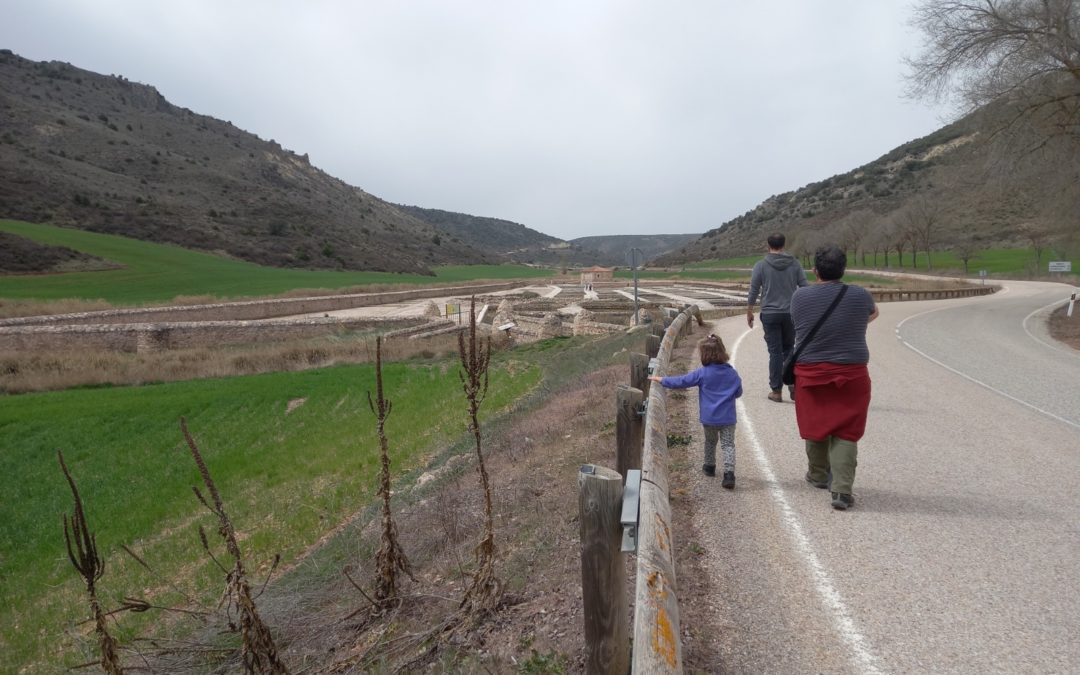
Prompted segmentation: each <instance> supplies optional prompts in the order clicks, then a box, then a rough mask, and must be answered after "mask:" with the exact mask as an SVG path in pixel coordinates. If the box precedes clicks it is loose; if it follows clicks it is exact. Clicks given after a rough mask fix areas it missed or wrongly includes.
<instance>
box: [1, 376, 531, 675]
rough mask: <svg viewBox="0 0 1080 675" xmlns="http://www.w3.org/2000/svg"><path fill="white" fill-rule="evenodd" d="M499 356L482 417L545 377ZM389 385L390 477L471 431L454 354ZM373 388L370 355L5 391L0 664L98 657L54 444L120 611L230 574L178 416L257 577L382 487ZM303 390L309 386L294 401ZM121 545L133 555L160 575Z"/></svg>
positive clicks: (163, 600) (211, 586)
mask: <svg viewBox="0 0 1080 675" xmlns="http://www.w3.org/2000/svg"><path fill="white" fill-rule="evenodd" d="M492 366H493V367H492V369H491V389H490V392H489V395H488V398H487V400H486V401H485V403H484V406H483V408H482V413H483V415H484V416H485V417H487V416H493V415H497V414H499V413H500V411H502V410H505V409H506V408H507V406H509V405H511V404H512V402H513V401H515V400H517V399H519V398H520V397H521V396H523V395H525V394H527V392H528V391H530V390H531V389H533V388H534V387H535V386H536V385H537V383H538V382H539V380H540V369H539V368H537V367H536V366H535V365H533V364H531V363H529V362H528V361H526V360H522V359H521V358H518V357H514V356H513V355H499V358H498V362H497V363H496V362H495V361H493V364H492ZM384 382H385V389H386V392H387V397H388V398H389V399H391V401H392V402H393V411H392V414H391V415H390V417H389V419H388V421H387V434H388V436H389V438H390V446H391V456H392V459H391V461H392V464H393V470H394V472H395V474H397V475H401V473H402V472H404V471H409V470H411V469H416V468H418V467H419V466H421V465H422V464H423V463H424V462H425V461H426V459H427V458H428V457H429V456H430V455H431V454H432V453H435V452H438V451H439V450H440V449H441V448H444V447H445V446H446V444H447V443H448V442H449V440H448V439H456V438H458V437H460V436H461V435H462V434H463V433H464V431H465V428H466V413H465V403H464V399H463V395H462V393H461V389H460V386H461V385H460V382H459V380H458V377H457V365H456V363H451V362H443V363H434V364H430V363H426V364H425V363H411V364H392V365H389V366H387V367H386V368H385V369H384ZM372 390H374V368H373V367H372V366H370V365H362V366H340V367H333V368H325V369H320V370H312V371H307V372H300V373H274V374H267V375H257V376H250V377H237V378H231V379H221V380H203V381H193V382H179V383H170V384H160V385H152V386H144V387H125V388H99V389H82V390H70V391H65V392H56V393H47V394H28V395H23V396H7V397H3V398H2V399H0V400H2V405H0V447H2V449H3V452H2V453H0V494H3V495H4V498H3V499H2V500H0V570H2V572H3V573H2V575H0V597H3V598H4V605H3V608H2V609H0V670H2V671H4V672H18V671H21V669H23V668H24V667H27V666H29V667H30V669H31V670H35V669H38V668H41V667H42V664H47V665H45V670H50V669H52V668H56V669H61V668H62V665H63V664H67V665H72V664H76V663H81V662H83V661H86V660H92V659H93V654H92V653H90V652H87V651H85V650H86V649H87V642H86V640H84V639H80V638H79V637H78V635H79V634H81V633H82V632H83V631H81V630H79V629H75V628H73V626H74V624H75V623H76V622H77V621H80V620H82V619H83V618H85V617H87V616H88V615H89V610H88V607H87V603H86V598H85V595H84V589H83V588H82V586H81V583H80V579H79V578H78V576H77V574H76V572H75V571H74V569H73V568H72V566H71V564H70V562H69V561H68V560H67V555H66V553H65V551H64V538H63V533H62V529H61V526H60V515H61V514H62V513H65V512H66V513H70V512H71V511H72V500H71V494H70V492H69V489H68V486H67V484H66V482H65V481H64V478H63V475H62V473H61V472H60V469H59V466H58V464H57V460H56V451H57V450H58V449H60V450H63V452H64V456H65V458H66V461H67V463H68V466H69V467H70V468H71V471H72V474H73V476H74V478H75V480H76V482H77V483H78V486H79V491H80V494H81V495H82V498H83V501H84V503H85V507H86V513H87V518H88V521H89V523H90V527H91V529H92V530H93V531H94V532H95V533H96V535H97V543H98V546H99V548H100V551H101V553H102V556H103V557H104V558H105V559H106V574H105V576H104V578H103V579H102V581H101V582H100V586H99V592H100V594H101V597H102V599H103V600H104V604H105V605H106V606H107V607H108V608H112V607H115V606H116V605H117V604H118V601H119V599H120V598H122V597H124V596H136V597H147V599H150V600H152V601H156V602H158V603H159V604H168V603H177V602H180V600H179V598H180V596H179V594H178V593H177V592H176V590H170V588H168V584H167V583H166V582H165V581H164V580H169V583H172V582H175V583H176V584H177V586H178V587H179V589H180V590H183V591H184V592H189V593H192V594H194V595H198V596H200V597H202V598H203V599H204V600H212V599H213V598H214V597H215V594H216V593H219V592H220V590H221V588H222V583H223V581H222V575H221V573H220V572H219V571H217V570H216V569H215V568H214V567H213V566H212V563H210V562H209V561H208V560H207V557H206V555H205V553H204V552H203V551H202V550H201V547H200V544H199V539H198V533H197V527H198V525H199V524H202V525H204V527H205V528H206V530H207V533H208V535H209V536H210V537H211V541H212V544H213V545H214V547H215V549H216V550H217V551H218V552H219V553H220V552H221V546H220V543H219V542H215V541H213V539H214V537H215V536H216V535H215V534H214V533H215V531H216V524H215V522H214V520H213V518H212V516H210V514H209V513H207V512H206V510H205V509H204V508H203V507H202V506H201V505H199V504H198V503H197V501H196V499H195V497H194V495H193V494H192V492H191V486H193V485H199V484H200V479H199V476H198V473H197V470H196V468H195V464H194V462H193V460H192V458H191V456H190V454H189V453H188V451H187V448H186V446H185V445H184V443H183V439H182V436H181V434H180V430H179V426H178V419H179V418H180V416H185V417H186V418H187V420H188V427H189V429H190V430H191V432H192V434H193V435H194V437H195V438H196V440H197V442H198V443H199V446H200V449H201V450H202V452H203V454H204V457H205V459H206V462H207V464H208V466H209V468H210V471H211V473H212V475H213V477H214V479H215V481H216V483H217V486H218V488H219V490H220V491H221V493H222V496H223V499H224V502H225V508H226V510H227V512H228V513H229V514H230V516H231V517H232V520H233V522H234V524H235V526H236V528H237V530H238V531H239V532H240V533H241V537H242V542H241V545H242V547H243V549H244V553H245V556H246V558H247V562H248V565H249V567H250V569H251V570H252V571H253V572H254V574H255V575H256V577H258V578H261V576H262V575H263V574H264V573H265V571H266V565H267V564H268V563H269V562H270V561H271V560H272V559H273V556H274V554H275V553H281V554H282V558H283V561H284V562H286V563H288V562H289V561H291V560H294V559H295V558H296V556H297V555H298V554H299V553H301V552H302V551H304V550H305V549H306V548H307V547H309V546H310V545H311V544H312V543H314V542H315V541H316V540H317V539H318V538H319V537H320V536H322V535H323V534H324V533H326V532H327V531H328V530H330V529H331V528H332V527H333V526H335V525H337V524H338V523H340V522H341V521H342V520H343V519H344V518H345V517H346V516H347V515H348V514H350V513H353V512H355V511H356V510H357V509H359V508H362V507H363V506H365V505H366V504H367V503H369V502H370V500H371V499H372V498H373V496H374V492H375V488H376V479H377V475H378V442H377V438H376V435H375V420H374V416H373V415H372V413H371V411H370V410H369V408H368V402H367V392H368V391H372ZM296 399H306V401H305V402H304V404H303V405H301V406H299V407H297V408H296V409H295V410H293V411H292V412H289V413H287V412H286V410H287V406H288V404H289V402H290V401H294V400H296ZM121 545H127V546H128V547H130V548H132V549H134V550H136V551H137V552H139V553H140V555H141V556H142V557H143V558H144V559H145V560H146V561H147V562H148V563H150V565H152V566H153V567H154V568H155V570H156V571H157V572H158V573H159V574H158V576H154V575H151V574H149V573H148V572H146V571H144V570H142V569H141V568H140V567H139V566H138V565H137V564H135V563H134V562H133V561H132V560H131V559H130V558H129V557H128V556H127V555H126V554H124V553H123V551H122V550H121V548H120V546H121ZM209 604H211V605H212V604H213V603H212V601H211V602H210V603H209ZM150 615H157V616H156V617H155V616H150ZM155 619H160V615H159V614H157V613H156V612H148V613H147V614H145V615H130V614H129V615H127V616H125V617H123V619H122V621H121V623H120V624H119V625H118V631H119V633H120V634H121V635H122V636H128V637H130V635H132V634H133V633H134V632H137V631H139V630H141V629H143V628H145V625H146V623H147V622H149V621H154V620H155Z"/></svg>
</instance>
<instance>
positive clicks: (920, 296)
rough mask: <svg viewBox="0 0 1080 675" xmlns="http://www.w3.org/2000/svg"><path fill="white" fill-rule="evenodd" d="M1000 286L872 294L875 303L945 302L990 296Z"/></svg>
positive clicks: (891, 290) (880, 290) (898, 289)
mask: <svg viewBox="0 0 1080 675" xmlns="http://www.w3.org/2000/svg"><path fill="white" fill-rule="evenodd" d="M998 288H999V287H998V286H995V285H990V286H969V287H965V288H936V289H929V288H928V289H919V290H916V289H904V288H897V289H882V288H872V289H870V294H871V295H873V296H874V302H902V301H905V300H945V299H947V298H974V297H977V296H980V295H990V294H991V293H994V292H995V291H997V290H998Z"/></svg>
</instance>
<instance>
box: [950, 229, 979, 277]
mask: <svg viewBox="0 0 1080 675" xmlns="http://www.w3.org/2000/svg"><path fill="white" fill-rule="evenodd" d="M952 252H953V255H955V256H956V257H957V258H959V259H960V262H962V263H963V264H964V274H968V272H969V270H968V263H970V262H971V261H972V260H974V259H975V257H976V256H977V255H978V254H979V245H978V243H976V241H975V238H974V237H972V236H970V235H967V236H963V237H960V238H959V239H957V240H956V241H955V242H954V243H953V245H952Z"/></svg>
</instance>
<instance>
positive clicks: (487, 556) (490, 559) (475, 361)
mask: <svg viewBox="0 0 1080 675" xmlns="http://www.w3.org/2000/svg"><path fill="white" fill-rule="evenodd" d="M458 354H459V356H460V357H461V370H460V371H459V372H458V376H459V377H460V378H461V386H462V389H464V391H465V398H466V399H467V400H468V402H469V431H471V432H472V434H473V441H474V442H475V444H476V462H477V470H478V471H479V472H480V485H481V487H482V488H483V490H484V538H483V539H482V540H481V541H480V543H479V544H478V545H477V546H476V551H475V553H476V571H475V572H473V577H472V581H471V582H470V584H469V586H468V587H467V588H466V589H465V594H464V596H463V597H462V599H461V608H462V609H464V610H465V612H466V614H469V615H471V616H473V617H474V618H476V619H479V618H480V617H482V616H483V615H485V614H488V613H490V612H493V611H494V610H495V608H496V607H498V605H499V599H500V596H501V594H502V584H501V583H500V582H499V580H498V579H497V578H496V577H495V521H494V517H493V516H492V509H491V484H490V481H489V480H488V473H487V467H486V466H485V465H484V453H483V447H482V443H481V441H482V434H481V432H480V419H479V411H480V405H481V404H482V403H483V402H484V398H485V397H486V396H487V390H488V365H489V364H490V362H491V340H490V338H489V339H488V340H486V341H483V342H480V341H478V340H477V337H476V297H475V296H473V297H472V298H471V299H470V301H469V337H468V342H467V343H466V339H465V334H464V333H458Z"/></svg>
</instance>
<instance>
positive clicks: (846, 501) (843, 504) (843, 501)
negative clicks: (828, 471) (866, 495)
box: [832, 492, 855, 511]
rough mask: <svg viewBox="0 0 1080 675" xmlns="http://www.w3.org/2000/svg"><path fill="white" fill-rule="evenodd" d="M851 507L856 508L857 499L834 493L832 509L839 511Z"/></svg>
mask: <svg viewBox="0 0 1080 675" xmlns="http://www.w3.org/2000/svg"><path fill="white" fill-rule="evenodd" d="M849 506H855V498H854V497H852V496H851V495H846V494H843V493H842V492H834V493H832V507H833V508H834V509H837V510H839V511H843V510H845V509H847V508H848V507H849Z"/></svg>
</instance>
